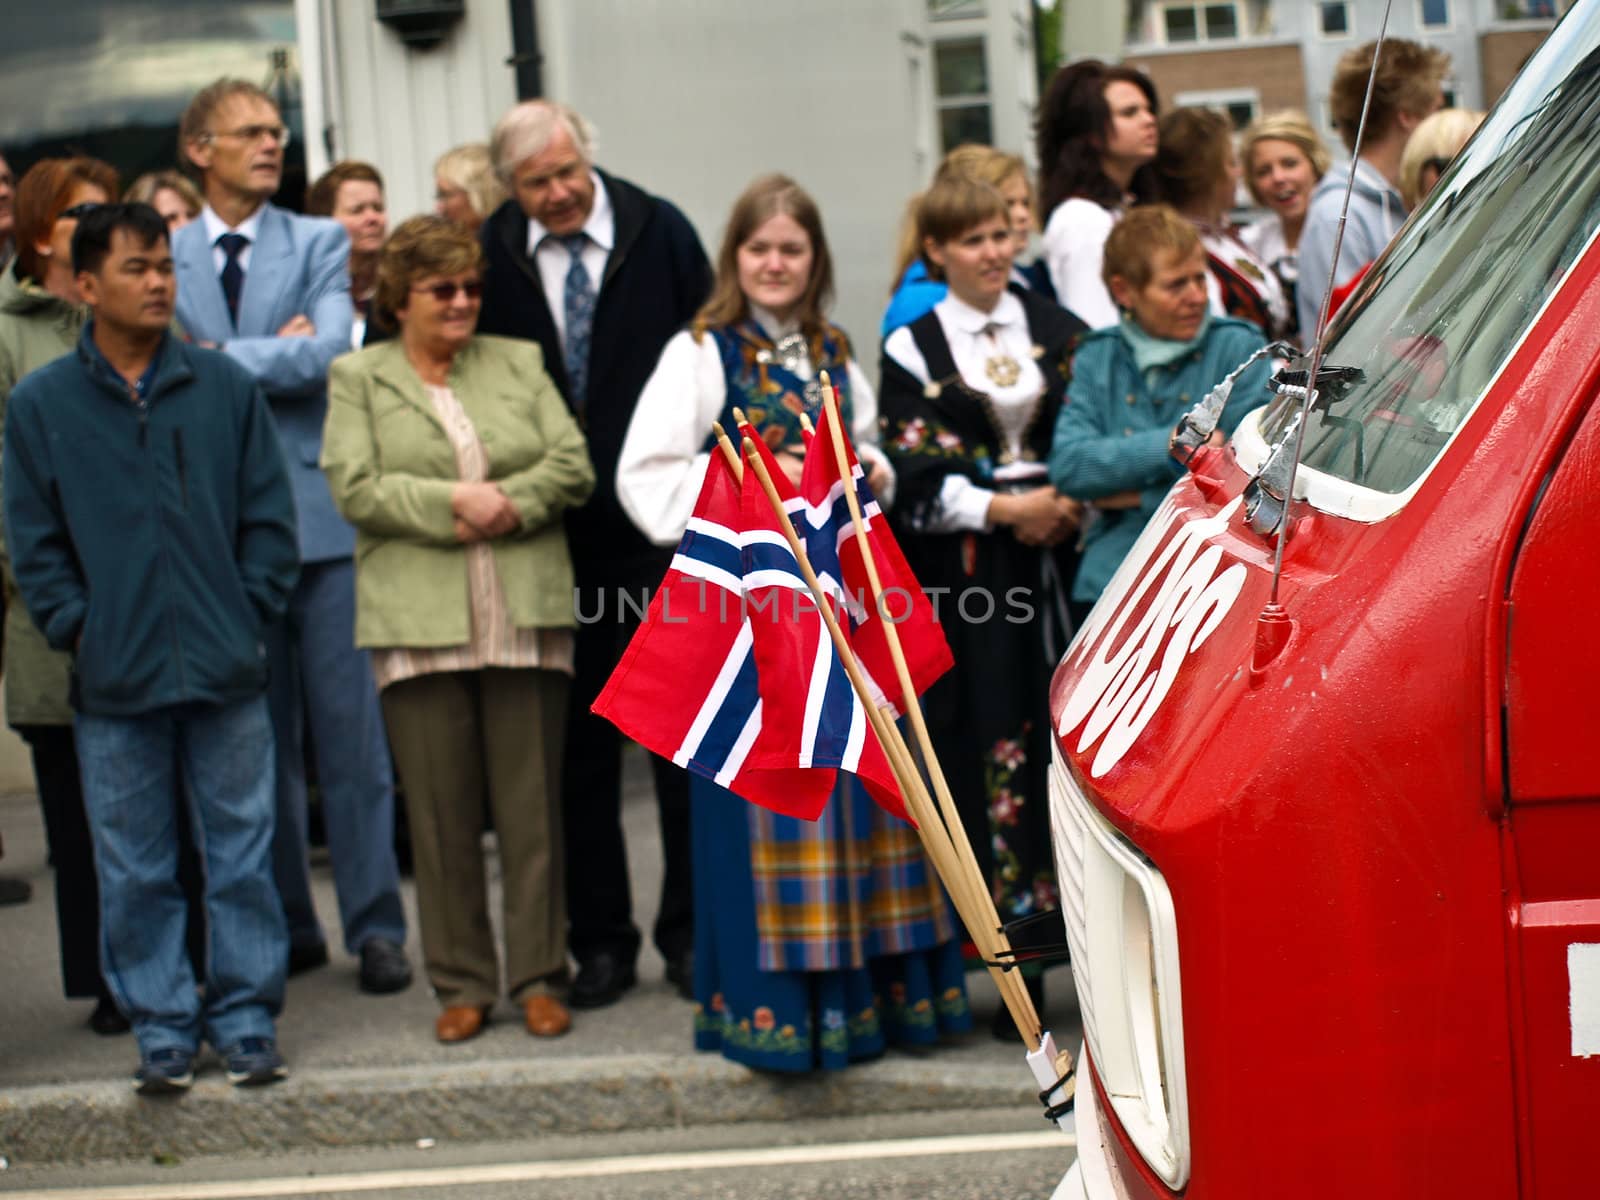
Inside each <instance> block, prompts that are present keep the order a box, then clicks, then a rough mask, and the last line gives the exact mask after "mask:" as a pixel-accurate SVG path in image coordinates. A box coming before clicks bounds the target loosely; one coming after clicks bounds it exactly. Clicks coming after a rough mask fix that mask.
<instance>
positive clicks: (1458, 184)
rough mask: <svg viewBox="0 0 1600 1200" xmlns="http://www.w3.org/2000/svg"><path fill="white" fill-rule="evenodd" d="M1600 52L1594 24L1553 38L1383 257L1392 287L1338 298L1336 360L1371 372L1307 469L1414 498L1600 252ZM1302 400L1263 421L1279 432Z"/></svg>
mask: <svg viewBox="0 0 1600 1200" xmlns="http://www.w3.org/2000/svg"><path fill="white" fill-rule="evenodd" d="M1597 53H1600V25H1597V24H1596V23H1595V22H1592V21H1591V22H1589V23H1588V24H1586V25H1579V24H1577V23H1575V22H1570V21H1569V22H1567V23H1566V25H1565V26H1563V27H1562V28H1561V29H1560V30H1558V32H1557V34H1555V35H1552V36H1551V37H1550V38H1549V39H1547V40H1546V41H1545V43H1544V45H1543V46H1542V47H1541V48H1540V49H1539V51H1538V52H1537V54H1536V56H1535V57H1534V59H1533V61H1532V62H1531V63H1530V64H1529V65H1528V67H1527V68H1526V69H1525V70H1524V71H1523V73H1522V74H1521V76H1520V77H1519V78H1518V79H1517V81H1516V82H1515V83H1514V84H1513V85H1512V86H1511V88H1510V90H1508V91H1507V92H1506V94H1505V96H1504V97H1503V98H1502V99H1501V101H1500V103H1499V104H1498V105H1497V106H1496V107H1495V109H1494V111H1493V112H1492V113H1491V114H1490V115H1489V118H1488V120H1486V121H1485V122H1484V125H1483V127H1482V128H1481V129H1480V130H1479V131H1478V134H1477V136H1476V137H1475V138H1474V139H1473V140H1472V143H1471V144H1470V145H1469V146H1468V147H1467V149H1466V150H1465V151H1463V152H1462V154H1461V156H1460V157H1459V158H1458V159H1457V161H1456V163H1455V165H1454V166H1452V167H1451V170H1450V174H1449V177H1448V179H1447V180H1446V181H1445V182H1444V183H1443V184H1441V185H1440V186H1439V187H1437V188H1435V189H1434V191H1433V192H1432V194H1430V195H1429V197H1428V199H1427V201H1426V202H1425V203H1424V205H1423V206H1422V207H1421V208H1420V209H1419V210H1418V211H1417V212H1416V213H1415V214H1414V215H1413V216H1412V218H1411V220H1410V221H1409V222H1407V223H1406V225H1405V227H1404V228H1403V229H1402V230H1401V232H1400V234H1399V235H1398V236H1397V238H1396V239H1395V241H1394V242H1393V243H1392V244H1391V245H1390V246H1389V248H1388V250H1387V251H1386V252H1385V253H1384V255H1383V257H1382V258H1380V259H1379V260H1378V265H1377V266H1376V267H1375V268H1374V271H1375V272H1376V273H1377V275H1378V276H1379V277H1381V282H1380V283H1379V285H1378V286H1377V287H1368V288H1363V289H1362V290H1361V291H1360V292H1358V293H1357V295H1356V297H1354V298H1353V299H1352V300H1351V301H1350V303H1348V304H1347V305H1346V306H1345V307H1344V308H1342V309H1340V310H1339V315H1338V318H1337V320H1336V321H1335V322H1334V324H1333V325H1332V327H1331V330H1330V332H1329V335H1328V345H1327V351H1326V359H1325V362H1326V364H1327V365H1329V366H1341V367H1359V368H1361V369H1362V370H1363V371H1364V372H1365V377H1364V378H1363V379H1361V380H1359V381H1358V382H1356V383H1355V385H1354V386H1353V387H1351V388H1350V389H1349V390H1348V391H1347V392H1346V394H1345V395H1344V396H1343V397H1341V398H1339V399H1338V400H1336V401H1333V402H1330V403H1327V404H1323V405H1318V406H1317V408H1315V409H1313V410H1312V411H1311V413H1310V416H1309V417H1308V418H1307V421H1306V426H1305V431H1304V435H1303V436H1304V439H1305V457H1304V459H1303V463H1304V465H1305V466H1306V467H1308V468H1311V470H1312V471H1315V472H1320V473H1322V474H1324V475H1328V476H1332V477H1334V478H1336V479H1342V480H1345V481H1347V482H1349V483H1353V484H1357V485H1359V486H1362V487H1365V488H1369V489H1372V490H1374V491H1379V492H1387V493H1390V494H1391V495H1394V496H1404V495H1405V494H1406V493H1407V491H1408V489H1410V488H1411V487H1412V486H1413V485H1414V484H1415V483H1416V481H1417V480H1418V479H1420V478H1421V477H1422V476H1423V475H1424V474H1425V473H1426V472H1427V471H1428V469H1429V468H1430V467H1431V466H1432V464H1433V463H1434V461H1435V460H1436V459H1437V458H1438V457H1439V455H1441V454H1442V453H1444V450H1445V448H1446V447H1447V446H1448V445H1449V443H1450V440H1451V438H1452V437H1454V436H1455V434H1456V431H1457V430H1458V429H1460V428H1461V425H1462V423H1463V422H1464V421H1465V420H1466V419H1467V417H1468V416H1469V415H1470V414H1471V413H1472V411H1473V409H1474V407H1475V406H1476V405H1477V404H1478V403H1479V402H1480V401H1481V400H1482V398H1483V396H1484V395H1485V393H1486V392H1487V391H1488V389H1489V386H1490V385H1491V383H1493V381H1494V380H1495V379H1496V377H1498V376H1499V375H1500V373H1501V372H1502V371H1503V370H1504V368H1505V364H1506V363H1507V361H1508V360H1509V358H1510V356H1511V353H1512V351H1513V350H1514V349H1515V348H1516V346H1517V344H1518V343H1519V342H1520V341H1521V339H1522V337H1523V336H1524V334H1526V333H1527V332H1528V330H1529V329H1530V327H1531V326H1532V325H1533V322H1534V321H1535V319H1536V318H1537V317H1538V316H1539V314H1540V312H1541V310H1542V309H1543V307H1544V304H1545V302H1546V301H1547V300H1548V299H1549V298H1550V296H1551V295H1552V293H1553V292H1554V291H1555V290H1556V288H1557V287H1558V286H1560V285H1561V283H1562V282H1563V281H1564V280H1565V279H1566V278H1567V276H1568V273H1569V272H1570V270H1571V269H1572V267H1573V265H1574V263H1576V262H1577V261H1578V260H1579V258H1580V257H1582V256H1583V255H1584V254H1585V253H1586V252H1587V251H1588V250H1589V248H1590V245H1591V243H1592V241H1593V239H1594V238H1595V236H1596V234H1597V233H1600V142H1597V141H1596V140H1595V139H1594V137H1593V133H1592V130H1593V122H1592V121H1591V120H1590V118H1589V113H1590V111H1591V105H1592V103H1593V99H1592V97H1593V80H1592V74H1591V69H1590V66H1589V64H1590V63H1592V62H1593V61H1594V56H1595V55H1596V54H1597ZM1290 407H1291V406H1285V405H1282V404H1279V405H1277V406H1276V407H1275V408H1271V409H1269V410H1268V414H1267V415H1266V416H1265V417H1264V418H1263V420H1262V424H1261V428H1262V433H1263V434H1264V435H1265V437H1266V439H1267V441H1268V442H1269V443H1270V442H1272V441H1273V440H1275V439H1276V438H1277V436H1278V435H1279V434H1281V433H1282V431H1283V429H1284V427H1285V425H1286V424H1287V422H1288V418H1289V415H1290ZM1312 484H1313V486H1317V485H1316V481H1315V480H1312ZM1312 503H1313V504H1315V503H1317V501H1316V500H1315V499H1313V500H1312ZM1390 511H1393V510H1392V509H1391V510H1390Z"/></svg>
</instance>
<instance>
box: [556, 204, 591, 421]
mask: <svg viewBox="0 0 1600 1200" xmlns="http://www.w3.org/2000/svg"><path fill="white" fill-rule="evenodd" d="M588 241H589V238H588V235H587V234H583V233H574V234H572V235H570V236H568V237H564V238H562V239H561V244H562V245H563V246H565V247H566V248H567V253H568V254H570V255H571V256H572V264H571V265H570V266H569V267H568V268H567V282H566V288H565V295H564V296H563V298H562V299H563V308H564V310H565V313H566V322H567V336H566V341H565V343H564V344H563V346H562V358H563V360H564V361H565V363H566V367H567V380H568V382H569V383H570V385H571V392H570V394H569V395H568V397H567V399H568V400H570V401H571V403H572V408H573V411H575V412H580V413H581V412H582V411H583V408H584V405H585V404H586V403H588V400H589V344H590V341H591V336H590V335H591V334H593V332H594V302H595V294H594V283H593V282H592V281H591V280H590V278H589V272H588V271H586V270H584V268H583V248H584V246H585V245H587V244H588Z"/></svg>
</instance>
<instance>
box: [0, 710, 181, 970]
mask: <svg viewBox="0 0 1600 1200" xmlns="http://www.w3.org/2000/svg"><path fill="white" fill-rule="evenodd" d="M16 729H17V733H18V734H19V735H20V736H21V737H22V739H23V741H25V742H27V743H28V750H29V752H30V753H31V756H32V758H33V779H34V784H35V786H36V787H37V788H38V789H39V807H40V808H41V809H43V810H44V835H45V841H46V842H47V844H48V845H49V848H50V861H51V863H52V864H53V866H54V869H55V883H56V932H57V936H58V937H59V940H60V945H61V983H62V990H63V992H64V993H65V994H66V996H67V997H68V999H78V998H83V999H88V998H92V997H100V996H109V995H110V992H109V991H107V989H106V986H105V983H104V981H103V980H102V979H101V976H100V886H99V883H98V882H97V881H96V879H95V873H94V843H93V841H92V840H91V839H90V837H89V818H88V816H87V815H86V814H85V812H84V808H83V786H82V784H81V783H80V781H79V779H78V752H77V748H76V746H75V745H74V744H73V740H72V726H70V725H18V726H17V727H16ZM178 816H179V828H178V832H179V836H180V837H181V838H182V839H183V845H182V847H181V848H180V851H179V855H178V879H179V882H180V883H181V884H182V885H183V890H184V894H185V895H186V896H188V898H189V937H188V941H189V960H190V962H192V963H194V964H195V968H196V977H197V978H201V979H203V978H205V976H204V967H205V960H206V958H205V954H206V952H205V944H206V942H205V914H204V909H203V908H202V906H201V904H202V894H203V891H204V887H203V885H202V880H201V869H200V862H199V859H198V856H197V855H196V854H195V852H194V844H193V840H192V839H191V838H190V836H189V828H188V817H187V807H186V806H185V805H179V806H178Z"/></svg>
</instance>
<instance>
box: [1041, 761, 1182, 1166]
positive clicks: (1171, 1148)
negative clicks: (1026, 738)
mask: <svg viewBox="0 0 1600 1200" xmlns="http://www.w3.org/2000/svg"><path fill="white" fill-rule="evenodd" d="M1052 759H1053V761H1052V764H1051V772H1050V826H1051V832H1052V834H1053V840H1054V842H1055V855H1056V873H1057V876H1058V879H1059V883H1060V885H1061V911H1062V914H1063V915H1064V916H1065V918H1066V926H1067V941H1068V942H1069V943H1070V944H1071V946H1072V977H1073V980H1074V982H1075V983H1076V984H1077V987H1078V1008H1079V1011H1080V1012H1081V1013H1082V1014H1083V1035H1084V1040H1085V1042H1087V1043H1088V1046H1089V1054H1090V1057H1091V1058H1092V1059H1093V1060H1094V1067H1095V1073H1096V1074H1097V1075H1098V1076H1099V1077H1100V1082H1101V1083H1102V1084H1103V1085H1104V1087H1105V1091H1106V1095H1107V1096H1108V1097H1109V1098H1110V1100H1111V1107H1112V1110H1113V1111H1114V1112H1115V1113H1116V1115H1117V1120H1118V1121H1119V1122H1120V1123H1121V1125H1122V1128H1123V1129H1124V1130H1125V1131H1126V1132H1127V1134H1128V1137H1129V1138H1130V1139H1131V1140H1132V1142H1133V1144H1134V1146H1135V1147H1137V1149H1138V1151H1139V1153H1140V1154H1141V1155H1143V1156H1144V1160H1145V1162H1147V1163H1149V1164H1150V1169H1151V1170H1153V1171H1154V1172H1155V1173H1156V1174H1157V1175H1159V1176H1160V1177H1161V1179H1162V1180H1163V1182H1165V1183H1166V1184H1167V1186H1168V1187H1171V1188H1173V1189H1174V1190H1176V1189H1179V1188H1182V1187H1183V1186H1184V1185H1185V1184H1186V1183H1188V1181H1189V1102H1188V1091H1187V1088H1186V1085H1185V1081H1184V1067H1183V1002H1182V994H1181V991H1180V988H1179V974H1178V926H1177V919H1176V917H1175V916H1174V914H1173V909H1172V893H1171V892H1169V891H1168V890H1167V884H1166V881H1165V880H1164V879H1162V878H1161V873H1160V872H1159V871H1157V870H1156V869H1155V867H1154V865H1152V864H1151V862H1150V861H1149V859H1147V858H1145V856H1144V855H1143V854H1141V853H1140V852H1139V850H1138V848H1137V847H1136V846H1134V845H1133V844H1132V843H1131V842H1129V841H1128V839H1127V838H1125V837H1123V836H1122V834H1121V833H1119V832H1117V830H1116V829H1115V828H1113V827H1112V825H1111V824H1110V823H1109V822H1107V821H1106V819H1105V818H1104V817H1102V816H1101V815H1100V814H1099V813H1098V812H1096V811H1095V809H1094V808H1093V806H1091V805H1090V803H1089V801H1088V799H1087V797H1085V796H1084V794H1083V792H1082V791H1081V790H1079V788H1078V786H1077V784H1076V783H1075V782H1074V781H1073V778H1072V775H1071V773H1070V772H1069V771H1068V770H1067V768H1066V765H1065V764H1064V763H1063V762H1062V761H1061V756H1060V753H1059V751H1058V750H1053V751H1052ZM1084 1086H1089V1085H1088V1084H1087V1083H1086V1084H1085V1085H1084Z"/></svg>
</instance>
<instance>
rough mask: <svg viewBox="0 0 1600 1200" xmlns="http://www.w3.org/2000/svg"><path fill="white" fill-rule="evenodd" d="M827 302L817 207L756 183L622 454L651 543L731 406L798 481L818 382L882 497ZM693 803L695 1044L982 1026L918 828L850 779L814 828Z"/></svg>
mask: <svg viewBox="0 0 1600 1200" xmlns="http://www.w3.org/2000/svg"><path fill="white" fill-rule="evenodd" d="M832 290H833V267H832V263H831V260H830V258H829V255H828V244H827V240H826V238H825V237H824V235H823V231H822V222H821V218H820V216H819V214H818V212H817V207H816V204H815V203H814V202H813V201H812V199H811V197H810V196H808V195H807V194H806V193H805V192H804V191H803V190H801V188H800V187H799V186H798V185H797V184H795V183H794V181H793V180H790V179H788V178H785V177H784V176H782V175H769V176H764V177H762V178H759V179H757V180H755V181H754V182H753V183H751V184H750V186H749V187H748V188H746V189H745V191H744V193H743V195H741V196H740V197H739V199H738V200H737V201H735V203H734V206H733V212H732V213H731V214H730V216H729V219H728V224H727V232H726V234H725V235H724V237H723V242H722V250H721V253H720V254H719V255H718V258H717V278H716V284H715V286H714V288H713V290H712V294H711V298H710V299H709V300H708V301H707V302H706V305H705V307H704V308H702V309H701V310H700V312H699V314H698V315H697V316H696V318H695V320H694V323H693V325H692V327H691V328H690V329H688V330H686V331H684V332H683V333H680V334H678V335H677V336H676V337H674V338H673V339H672V340H671V341H670V342H668V343H667V346H666V348H665V349H664V350H663V352H662V355H661V361H660V363H659V364H658V366H657V367H656V371H655V373H654V375H652V376H651V378H650V381H649V382H648V383H647V384H646V385H645V388H644V391H643V392H642V393H641V395H640V397H639V405H638V408H637V410H636V411H635V413H634V416H633V420H632V422H631V424H630V425H629V427H628V434H627V438H626V440H625V441H624V443H623V447H622V455H621V458H620V460H619V462H618V467H617V493H618V496H619V497H620V499H621V501H622V506H623V508H624V509H626V510H627V512H628V515H629V516H630V517H631V518H632V519H633V521H634V522H635V523H636V524H637V525H638V526H639V528H640V529H641V530H643V531H644V532H645V534H646V535H647V536H649V537H650V538H651V540H652V541H654V542H656V543H657V544H659V545H672V544H674V543H676V542H677V540H678V539H679V537H681V536H682V534H683V531H684V528H685V526H686V525H687V523H688V520H689V515H690V512H691V510H692V508H693V506H694V500H695V496H696V494H697V493H698V491H699V487H700V482H701V479H702V477H703V475H704V473H705V464H706V461H707V459H708V457H709V456H710V454H712V453H714V452H715V448H714V444H713V441H712V439H711V436H710V430H711V424H712V422H713V421H720V422H721V423H722V425H723V427H724V428H725V429H727V430H729V432H730V434H732V433H733V431H734V428H735V422H734V417H733V409H734V408H735V407H737V408H740V409H742V410H743V411H744V413H745V415H746V416H747V417H748V419H749V421H750V422H751V424H752V425H753V426H754V427H755V428H756V429H757V431H758V432H759V433H760V436H761V437H762V439H763V440H764V441H765V442H766V444H767V445H768V446H769V447H770V448H771V449H772V450H773V452H774V453H775V454H776V456H777V458H778V461H779V463H780V464H781V465H782V466H783V469H784V470H785V472H786V473H787V474H788V475H789V477H790V478H791V480H794V481H798V480H799V477H800V470H801V463H802V456H803V448H802V447H803V442H802V437H801V423H800V419H801V415H802V414H805V415H807V416H809V417H811V418H812V419H813V420H814V419H815V418H816V416H817V414H818V412H819V411H820V407H821V392H820V389H819V379H818V376H819V373H820V372H821V371H823V370H826V371H827V372H828V373H829V376H830V377H831V379H832V380H833V382H834V384H835V385H836V386H837V387H838V388H839V391H840V395H841V403H842V406H843V414H844V418H845V423H846V425H847V427H848V428H849V429H850V431H851V434H852V437H853V439H854V441H855V444H856V448H857V452H858V454H859V455H860V458H861V460H862V465H863V466H864V467H865V468H866V469H867V470H868V472H869V481H870V483H871V484H872V486H873V489H874V491H875V492H876V493H877V494H878V495H879V496H880V497H886V496H888V495H889V494H890V493H891V491H892V475H891V473H890V471H889V468H888V464H887V460H886V459H885V456H884V455H883V454H882V453H881V452H880V451H879V450H878V448H877V446H876V441H877V420H876V418H877V404H876V400H875V397H874V396H873V392H872V388H871V386H870V384H869V383H868V382H867V379H866V377H865V376H864V375H863V374H862V372H861V369H860V367H859V365H858V364H857V363H856V361H855V358H854V356H853V355H852V354H851V351H850V342H849V339H848V338H847V337H846V336H845V334H844V332H843V331H842V330H840V329H839V328H838V327H837V326H835V325H833V324H831V323H830V322H828V320H827V319H826V318H825V317H824V315H823V312H824V309H825V307H826V305H827V303H828V301H829V300H830V299H831V297H832ZM690 798H691V803H692V827H693V838H694V853H693V860H694V907H695V919H694V936H695V946H694V1000H695V1026H694V1038H695V1045H696V1046H697V1047H698V1048H700V1049H702V1050H720V1051H721V1052H722V1054H723V1055H724V1056H726V1057H727V1058H730V1059H732V1060H734V1061H735V1062H740V1063H743V1064H745V1065H747V1066H750V1067H756V1068H760V1069H763V1070H771V1071H786V1072H788V1071H810V1070H814V1069H817V1068H823V1069H834V1068H840V1067H844V1066H846V1065H848V1064H850V1063H852V1062H857V1061H860V1060H862V1059H867V1058H872V1057H874V1056H876V1055H878V1054H881V1053H882V1052H883V1050H884V1048H885V1047H886V1046H887V1045H891V1044H895V1043H901V1044H914V1045H928V1044H931V1043H934V1042H936V1041H937V1040H938V1039H939V1038H940V1037H941V1036H943V1035H948V1034H952V1033H959V1032H963V1031H965V1030H967V1029H969V1028H970V1027H971V1021H972V1018H971V1012H970V1010H969V1009H968V1007H967V997H966V990H965V986H964V984H963V981H962V968H961V954H960V944H959V941H958V940H957V938H956V926H955V923H954V920H953V918H952V916H951V914H950V911H949V907H948V903H947V901H946V900H945V897H944V893H943V891H942V890H941V888H940V886H939V883H938V881H937V879H936V877H935V876H934V874H933V872H932V870H931V869H930V867H929V865H928V863H927V861H926V859H925V858H924V857H923V854H922V850H921V847H920V845H919V844H918V841H917V837H916V834H915V833H914V832H913V831H912V829H911V828H910V827H909V826H906V825H904V824H902V823H900V822H898V821H897V820H895V819H894V818H892V817H889V816H888V815H887V814H885V813H884V812H883V811H882V810H880V809H879V808H878V807H877V806H876V805H875V804H873V803H872V801H871V800H870V799H869V798H868V796H867V794H866V792H865V790H864V789H863V788H862V787H861V785H860V784H859V783H857V782H856V781H855V780H854V779H853V778H852V777H851V776H848V775H845V774H842V773H841V775H840V777H839V786H838V787H837V788H836V790H835V791H834V793H833V796H832V798H831V799H830V801H829V803H828V806H827V808H826V809H825V810H824V811H823V813H822V816H821V817H820V819H819V820H818V821H816V822H810V821H801V820H797V819H795V818H792V817H786V816H781V815H779V814H776V813H773V812H770V811H768V810H766V809H764V808H759V807H757V806H755V805H753V804H749V803H747V802H746V801H744V800H742V799H740V798H739V797H738V796H735V795H734V794H733V793H732V792H729V791H726V790H725V789H723V788H720V787H718V786H717V785H716V784H714V783H712V782H711V781H709V780H706V779H702V778H700V777H698V776H694V777H692V779H691V782H690ZM800 896H804V897H805V899H804V900H803V901H802V900H800V899H798V897H800Z"/></svg>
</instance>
